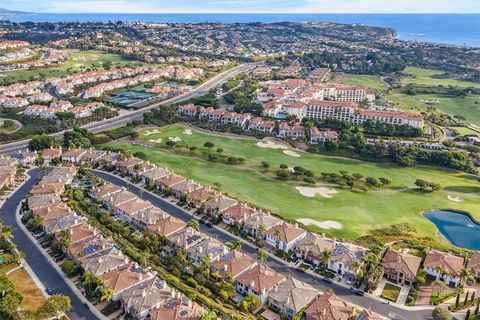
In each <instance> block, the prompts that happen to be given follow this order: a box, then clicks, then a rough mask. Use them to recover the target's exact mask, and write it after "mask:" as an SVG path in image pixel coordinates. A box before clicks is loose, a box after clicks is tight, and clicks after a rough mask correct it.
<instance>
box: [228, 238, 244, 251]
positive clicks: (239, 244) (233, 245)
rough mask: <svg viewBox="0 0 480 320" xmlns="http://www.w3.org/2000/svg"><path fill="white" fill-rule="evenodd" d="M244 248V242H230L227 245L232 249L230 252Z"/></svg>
mask: <svg viewBox="0 0 480 320" xmlns="http://www.w3.org/2000/svg"><path fill="white" fill-rule="evenodd" d="M242 246H243V241H242V240H237V241H235V242H233V243H232V242H228V243H227V247H228V248H229V249H230V250H232V251H233V250H236V249H241V248H242Z"/></svg>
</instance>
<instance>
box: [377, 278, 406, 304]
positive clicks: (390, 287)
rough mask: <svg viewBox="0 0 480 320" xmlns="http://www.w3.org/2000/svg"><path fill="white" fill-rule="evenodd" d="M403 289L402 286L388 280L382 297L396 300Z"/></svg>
mask: <svg viewBox="0 0 480 320" xmlns="http://www.w3.org/2000/svg"><path fill="white" fill-rule="evenodd" d="M401 289H402V288H400V287H399V286H396V285H394V284H391V283H389V282H387V283H386V284H385V287H384V288H383V291H382V294H381V295H380V297H382V298H384V299H387V300H390V301H392V302H396V301H397V299H398V295H399V294H400V290H401Z"/></svg>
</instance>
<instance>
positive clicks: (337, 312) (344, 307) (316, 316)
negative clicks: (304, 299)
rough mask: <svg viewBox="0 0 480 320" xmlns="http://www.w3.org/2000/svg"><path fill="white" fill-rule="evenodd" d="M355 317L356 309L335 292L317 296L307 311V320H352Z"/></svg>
mask: <svg viewBox="0 0 480 320" xmlns="http://www.w3.org/2000/svg"><path fill="white" fill-rule="evenodd" d="M354 317H355V308H354V307H353V306H351V305H348V304H347V303H346V302H345V301H343V300H342V299H340V298H339V297H337V296H336V295H335V294H334V293H333V292H325V293H324V294H323V295H321V296H317V297H316V298H315V300H314V301H313V302H312V303H311V304H310V305H309V306H308V308H307V309H305V320H352V319H353V318H354Z"/></svg>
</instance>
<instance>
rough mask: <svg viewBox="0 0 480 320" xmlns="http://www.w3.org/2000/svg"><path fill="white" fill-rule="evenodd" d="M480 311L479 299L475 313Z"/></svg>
mask: <svg viewBox="0 0 480 320" xmlns="http://www.w3.org/2000/svg"><path fill="white" fill-rule="evenodd" d="M479 313H480V300H478V302H477V307H476V308H475V312H474V314H475V315H478V314H479Z"/></svg>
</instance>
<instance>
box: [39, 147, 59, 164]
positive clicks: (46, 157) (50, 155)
mask: <svg viewBox="0 0 480 320" xmlns="http://www.w3.org/2000/svg"><path fill="white" fill-rule="evenodd" d="M61 156H62V149H61V148H52V147H50V148H49V149H44V150H43V151H42V158H43V161H44V163H45V164H47V165H48V164H49V163H50V162H51V161H52V160H53V159H55V158H60V157H61Z"/></svg>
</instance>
